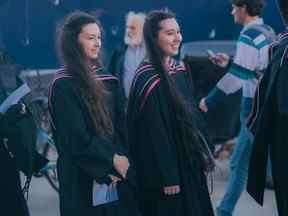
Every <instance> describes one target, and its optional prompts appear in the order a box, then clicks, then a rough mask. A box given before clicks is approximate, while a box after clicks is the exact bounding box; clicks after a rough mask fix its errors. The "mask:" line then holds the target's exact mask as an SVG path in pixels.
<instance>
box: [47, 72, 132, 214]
mask: <svg viewBox="0 0 288 216" xmlns="http://www.w3.org/2000/svg"><path fill="white" fill-rule="evenodd" d="M100 72H101V70H99V71H97V74H98V75H97V76H96V77H97V79H100V80H102V81H103V83H104V85H105V87H106V89H107V90H108V92H109V99H110V100H109V102H110V103H109V106H110V108H111V109H110V111H111V114H112V120H113V123H114V127H115V135H114V137H113V139H109V140H108V139H102V138H100V137H99V136H98V135H97V134H96V132H95V129H94V126H93V123H92V119H91V118H90V116H89V114H88V109H87V107H86V106H85V104H84V102H83V99H82V98H81V96H80V94H79V92H78V91H77V86H78V85H77V80H76V79H74V78H73V77H71V76H70V75H69V74H68V72H67V71H66V70H65V69H64V70H60V71H59V72H58V73H57V75H56V77H55V80H54V82H53V84H52V87H51V88H50V98H49V109H50V113H51V116H52V119H53V125H54V130H53V135H54V138H55V141H56V147H57V150H58V154H59V158H58V161H57V169H58V176H59V184H60V212H61V216H80V215H85V216H90V215H91V216H92V215H93V216H95V215H99V216H109V215H116V216H117V215H119V216H120V215H121V216H122V215H128V216H129V215H133V216H134V215H137V212H136V209H135V205H133V201H134V198H133V194H132V193H131V190H130V189H131V187H130V185H131V184H132V183H131V182H132V181H130V180H131V178H130V175H128V180H129V184H128V180H127V181H124V180H123V182H122V183H119V184H118V193H119V200H120V201H119V202H113V203H110V204H104V205H100V206H97V207H93V206H92V186H93V181H94V180H96V181H97V182H98V183H109V180H108V179H109V178H108V177H107V175H108V174H111V173H113V172H114V170H113V168H112V167H113V155H114V154H115V153H121V154H125V150H124V148H123V146H122V144H123V142H124V132H123V130H124V127H123V126H124V121H123V120H124V119H125V118H124V116H123V114H124V113H123V111H122V105H123V104H122V101H121V98H120V97H119V95H118V80H117V79H116V78H115V77H113V76H111V75H109V74H106V73H103V72H102V73H101V74H99V73H100ZM128 174H129V173H128ZM130 199H131V204H130V205H131V206H128V202H129V201H130Z"/></svg>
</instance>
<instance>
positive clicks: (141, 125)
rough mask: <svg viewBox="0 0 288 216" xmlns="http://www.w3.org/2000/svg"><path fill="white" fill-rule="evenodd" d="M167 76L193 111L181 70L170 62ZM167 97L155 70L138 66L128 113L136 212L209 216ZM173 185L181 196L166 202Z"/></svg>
mask: <svg viewBox="0 0 288 216" xmlns="http://www.w3.org/2000/svg"><path fill="white" fill-rule="evenodd" d="M170 74H171V77H172V79H173V80H174V81H175V84H176V86H177V88H178V90H179V91H180V93H181V94H182V96H184V98H185V99H187V102H188V105H191V104H192V99H193V98H192V92H191V91H190V86H189V85H190V82H189V80H188V73H187V72H186V71H185V68H184V67H183V66H181V65H179V64H177V63H176V62H174V61H172V63H171V73H170ZM165 95H166V94H165V92H164V90H163V84H162V83H161V81H160V78H159V75H158V74H157V72H156V71H155V69H154V68H153V66H152V65H151V64H150V63H147V62H144V63H142V64H141V65H140V66H139V68H138V69H137V72H136V76H135V79H134V82H133V84H132V89H131V93H130V97H129V103H128V111H127V125H128V144H129V149H130V154H131V156H132V159H133V162H134V164H135V169H136V176H137V177H136V179H137V189H138V190H137V199H138V201H139V208H140V212H141V213H142V215H143V216H163V215H165V216H169V215H171V216H175V215H179V216H212V215H213V209H212V206H211V201H210V197H209V192H208V189H207V184H206V176H205V174H204V173H203V171H202V170H200V169H198V168H197V166H194V167H191V166H190V164H189V163H188V159H187V155H186V153H185V152H184V150H183V149H181V147H180V146H181V144H180V143H179V139H177V137H178V134H179V133H178V132H177V128H176V127H175V124H174V122H173V118H174V117H173V113H171V112H170V109H169V107H168V105H167V104H168V103H167V98H166V97H165ZM177 133H178V134H177ZM173 185H180V187H181V193H180V194H178V195H173V196H165V195H164V193H163V188H164V186H173Z"/></svg>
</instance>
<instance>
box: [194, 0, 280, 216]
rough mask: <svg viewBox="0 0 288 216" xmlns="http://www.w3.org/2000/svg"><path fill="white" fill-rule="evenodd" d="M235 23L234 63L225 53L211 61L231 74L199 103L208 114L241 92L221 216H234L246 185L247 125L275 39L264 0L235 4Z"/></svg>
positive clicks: (239, 0)
mask: <svg viewBox="0 0 288 216" xmlns="http://www.w3.org/2000/svg"><path fill="white" fill-rule="evenodd" d="M232 8H233V9H232V15H233V17H234V22H235V23H236V24H240V25H242V26H244V27H243V30H242V31H241V33H240V36H239V39H238V42H237V48H236V54H235V57H234V59H233V62H232V61H230V59H229V56H228V55H226V54H223V53H218V54H215V55H213V53H210V58H211V60H212V61H213V62H214V63H215V64H218V65H219V66H221V67H227V68H228V73H226V74H225V76H224V77H223V78H221V80H220V81H219V82H218V83H217V86H216V87H215V88H214V89H213V90H212V91H211V92H210V93H209V94H208V96H206V97H205V98H203V99H202V100H201V101H200V104H199V108H200V110H202V111H203V112H207V111H209V110H210V109H213V107H216V106H217V105H218V104H219V102H221V100H223V99H225V96H226V95H229V94H232V93H235V92H236V91H238V90H240V89H242V100H241V110H240V122H241V129H240V134H239V136H238V139H237V142H236V144H235V148H234V151H233V153H232V156H231V159H230V173H229V180H228V183H227V186H226V191H225V194H224V197H223V199H222V201H221V203H220V205H219V206H218V208H217V215H218V216H231V215H232V214H233V211H234V208H235V206H236V204H237V202H238V200H239V198H240V195H241V193H242V192H243V190H244V186H245V184H246V179H247V173H248V165H249V159H250V154H251V149H252V137H251V136H250V134H249V132H248V130H247V127H246V124H245V121H246V119H247V117H248V116H249V113H250V112H251V109H252V102H253V98H254V95H255V90H256V86H257V85H258V80H259V79H260V78H261V77H262V75H263V73H264V71H265V69H266V67H267V65H268V56H269V55H268V50H269V45H270V44H271V43H272V42H273V40H274V39H275V33H274V31H273V29H272V28H271V27H270V26H268V25H265V24H264V22H263V19H262V18H261V14H262V11H263V8H264V1H263V0H232Z"/></svg>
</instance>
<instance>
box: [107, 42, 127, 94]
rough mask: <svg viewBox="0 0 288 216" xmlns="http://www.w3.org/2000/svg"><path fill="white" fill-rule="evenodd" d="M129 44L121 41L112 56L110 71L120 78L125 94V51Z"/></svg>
mask: <svg viewBox="0 0 288 216" xmlns="http://www.w3.org/2000/svg"><path fill="white" fill-rule="evenodd" d="M127 47H128V46H127V45H126V44H124V43H121V44H120V45H119V46H118V47H117V48H116V49H115V50H114V52H113V53H112V56H111V58H110V62H109V66H108V71H109V72H110V73H111V74H112V75H113V76H115V77H117V78H118V80H119V82H120V89H121V93H122V94H123V95H125V91H124V83H123V82H124V81H123V79H124V77H123V74H124V58H125V52H126V50H127Z"/></svg>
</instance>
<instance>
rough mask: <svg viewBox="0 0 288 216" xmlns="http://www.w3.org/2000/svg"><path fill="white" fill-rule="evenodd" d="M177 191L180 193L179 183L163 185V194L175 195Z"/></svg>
mask: <svg viewBox="0 0 288 216" xmlns="http://www.w3.org/2000/svg"><path fill="white" fill-rule="evenodd" d="M178 193H180V186H179V185H173V186H168V187H164V194H165V195H175V194H178Z"/></svg>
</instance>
